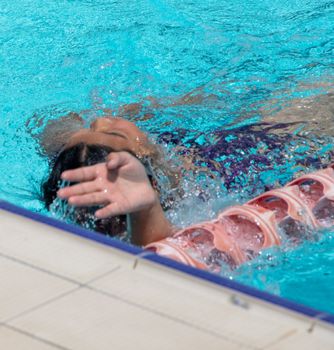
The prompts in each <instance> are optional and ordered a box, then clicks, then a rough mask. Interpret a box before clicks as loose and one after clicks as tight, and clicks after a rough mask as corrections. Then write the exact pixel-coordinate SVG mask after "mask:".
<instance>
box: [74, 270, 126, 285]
mask: <svg viewBox="0 0 334 350" xmlns="http://www.w3.org/2000/svg"><path fill="white" fill-rule="evenodd" d="M121 267H122V266H121V265H117V266H115V267H114V268H112V269H111V270H109V271H107V272H104V273H102V274H101V275H99V276H96V277H94V278H92V279H90V280H88V281H87V282H85V283H82V284H81V286H82V287H86V286H87V285H88V284H90V283H93V282H95V281H97V280H99V279H101V278H103V277H106V276H108V275H111V274H112V273H114V272H115V271H117V270H119V269H120V268H121Z"/></svg>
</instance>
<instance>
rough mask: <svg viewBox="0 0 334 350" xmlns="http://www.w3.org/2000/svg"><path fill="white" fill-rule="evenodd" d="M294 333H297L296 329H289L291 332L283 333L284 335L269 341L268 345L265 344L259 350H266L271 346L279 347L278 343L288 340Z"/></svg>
mask: <svg viewBox="0 0 334 350" xmlns="http://www.w3.org/2000/svg"><path fill="white" fill-rule="evenodd" d="M296 333H298V330H297V329H291V330H289V331H287V332H285V333H284V334H282V335H280V336H279V337H278V338H276V339H273V340H271V341H270V342H269V343H267V344H266V345H264V346H263V347H261V350H265V349H268V348H270V347H272V346H273V345H279V343H280V342H281V341H282V340H285V339H288V338H290V337H291V336H293V335H295V334H296Z"/></svg>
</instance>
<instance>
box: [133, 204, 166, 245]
mask: <svg viewBox="0 0 334 350" xmlns="http://www.w3.org/2000/svg"><path fill="white" fill-rule="evenodd" d="M128 222H129V226H130V227H129V229H130V232H131V240H132V243H133V244H136V245H141V246H146V245H147V244H149V243H152V242H156V241H159V240H161V239H164V238H166V237H169V236H170V235H171V234H172V226H171V224H170V223H169V221H168V220H167V219H166V217H165V215H164V212H163V210H162V208H161V205H160V203H159V201H158V200H156V202H155V203H154V204H153V205H152V206H151V207H149V208H147V209H145V210H141V211H138V212H135V213H132V214H129V215H128Z"/></svg>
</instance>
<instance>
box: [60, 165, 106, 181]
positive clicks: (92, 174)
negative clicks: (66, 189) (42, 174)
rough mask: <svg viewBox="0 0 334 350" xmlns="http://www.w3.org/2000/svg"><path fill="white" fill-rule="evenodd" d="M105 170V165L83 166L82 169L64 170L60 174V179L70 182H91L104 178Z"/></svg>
mask: <svg viewBox="0 0 334 350" xmlns="http://www.w3.org/2000/svg"><path fill="white" fill-rule="evenodd" d="M106 170H107V169H106V166H105V163H101V164H96V165H92V166H85V167H83V168H78V169H73V170H66V171H64V172H63V173H62V174H61V178H62V179H63V180H66V181H71V182H82V181H92V180H94V179H96V178H98V177H103V176H105V175H106Z"/></svg>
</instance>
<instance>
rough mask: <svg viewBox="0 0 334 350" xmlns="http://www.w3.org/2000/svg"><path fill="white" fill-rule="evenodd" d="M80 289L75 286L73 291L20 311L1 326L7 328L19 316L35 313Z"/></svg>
mask: <svg viewBox="0 0 334 350" xmlns="http://www.w3.org/2000/svg"><path fill="white" fill-rule="evenodd" d="M81 287H82V286H81V285H80V286H77V287H75V288H73V289H71V290H68V291H66V292H64V293H61V294H58V295H56V296H55V297H53V298H51V299H48V300H46V301H43V302H42V303H40V304H38V305H35V306H32V307H31V308H29V309H26V310H24V311H22V312H20V313H18V314H16V315H14V316H11V317H9V318H7V319H6V320H4V321H2V324H3V325H4V326H8V322H12V321H14V320H15V319H17V318H19V317H21V316H24V315H26V314H29V313H30V312H32V311H35V310H37V309H39V308H41V307H43V306H46V305H48V304H50V303H52V302H54V301H56V300H58V299H61V298H63V297H65V296H67V295H69V294H72V293H74V292H75V291H77V290H79V289H80V288H81ZM0 325H1V323H0Z"/></svg>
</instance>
